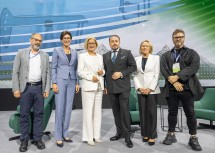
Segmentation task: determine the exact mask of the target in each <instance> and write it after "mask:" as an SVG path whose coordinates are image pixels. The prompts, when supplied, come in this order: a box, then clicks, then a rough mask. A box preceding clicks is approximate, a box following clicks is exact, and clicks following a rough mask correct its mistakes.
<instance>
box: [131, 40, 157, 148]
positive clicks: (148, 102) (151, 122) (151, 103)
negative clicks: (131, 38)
mask: <svg viewBox="0 0 215 153" xmlns="http://www.w3.org/2000/svg"><path fill="white" fill-rule="evenodd" d="M152 48H153V47H152V44H151V43H150V42H149V41H148V40H145V41H143V42H142V43H141V44H140V54H141V55H140V56H138V57H136V58H135V60H136V64H137V72H136V73H135V75H134V85H135V88H136V90H137V91H138V104H139V112H140V126H141V135H142V141H143V142H148V144H149V145H154V144H155V139H156V138H157V94H159V93H160V88H159V83H158V81H159V74H160V57H159V56H157V55H152Z"/></svg>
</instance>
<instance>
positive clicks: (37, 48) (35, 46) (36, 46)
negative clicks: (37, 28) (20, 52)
mask: <svg viewBox="0 0 215 153" xmlns="http://www.w3.org/2000/svg"><path fill="white" fill-rule="evenodd" d="M32 49H33V50H35V51H38V50H39V49H40V46H39V45H32Z"/></svg>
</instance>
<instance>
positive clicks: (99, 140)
mask: <svg viewBox="0 0 215 153" xmlns="http://www.w3.org/2000/svg"><path fill="white" fill-rule="evenodd" d="M94 141H95V142H97V143H101V142H102V140H101V139H94Z"/></svg>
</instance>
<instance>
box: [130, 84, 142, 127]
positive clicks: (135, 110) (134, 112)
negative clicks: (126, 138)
mask: <svg viewBox="0 0 215 153" xmlns="http://www.w3.org/2000/svg"><path fill="white" fill-rule="evenodd" d="M129 111H130V115H131V125H135V124H139V125H140V115H139V107H138V101H137V93H136V89H135V88H131V91H130V97H129Z"/></svg>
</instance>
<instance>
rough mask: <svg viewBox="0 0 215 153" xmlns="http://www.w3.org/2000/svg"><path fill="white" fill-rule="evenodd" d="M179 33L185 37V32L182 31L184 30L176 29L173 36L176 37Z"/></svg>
mask: <svg viewBox="0 0 215 153" xmlns="http://www.w3.org/2000/svg"><path fill="white" fill-rule="evenodd" d="M177 33H183V34H184V36H185V32H184V30H182V29H175V31H173V33H172V36H174V35H175V34H177Z"/></svg>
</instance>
